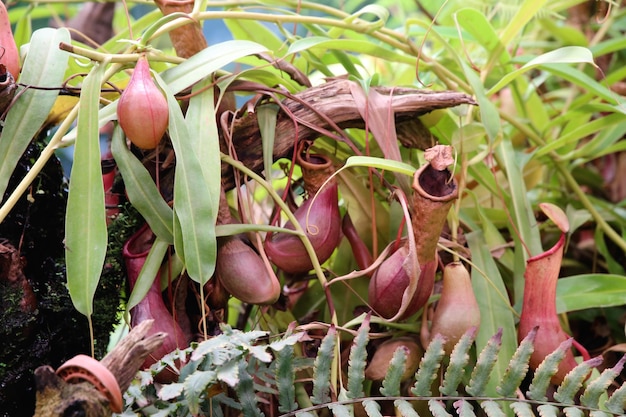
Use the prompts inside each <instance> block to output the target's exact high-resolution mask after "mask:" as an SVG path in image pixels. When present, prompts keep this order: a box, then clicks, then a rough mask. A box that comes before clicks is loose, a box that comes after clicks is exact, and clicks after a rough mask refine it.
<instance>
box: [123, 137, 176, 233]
mask: <svg viewBox="0 0 626 417" xmlns="http://www.w3.org/2000/svg"><path fill="white" fill-rule="evenodd" d="M111 153H112V154H113V157H114V158H115V162H116V163H117V166H118V167H119V169H120V172H121V174H122V178H124V185H125V187H126V194H127V195H128V199H129V200H130V202H131V203H132V204H133V207H135V208H136V209H137V211H139V213H141V215H142V216H143V218H144V219H146V221H147V222H148V224H149V225H150V229H152V231H153V232H154V233H155V234H156V235H157V236H159V237H160V238H161V239H163V240H165V241H166V242H168V243H170V244H172V243H174V231H173V227H174V225H173V223H174V213H173V212H172V208H171V207H170V206H169V205H168V204H167V202H165V200H163V197H162V196H161V193H159V190H158V188H157V186H156V184H155V183H154V181H153V180H152V177H151V176H150V174H149V173H148V171H147V170H146V168H145V167H144V166H143V164H142V163H141V162H140V161H139V160H138V159H137V158H136V157H135V156H134V155H133V154H132V152H131V151H130V150H129V149H128V148H127V147H126V142H125V141H124V135H123V132H122V129H121V128H120V127H119V126H117V127H116V128H115V130H114V131H113V138H112V140H111Z"/></svg>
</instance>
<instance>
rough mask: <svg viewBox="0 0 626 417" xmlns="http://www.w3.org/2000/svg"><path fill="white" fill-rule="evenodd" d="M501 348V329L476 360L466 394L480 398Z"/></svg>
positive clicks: (490, 339)
mask: <svg viewBox="0 0 626 417" xmlns="http://www.w3.org/2000/svg"><path fill="white" fill-rule="evenodd" d="M501 346H502V329H500V330H498V332H497V333H496V334H494V335H493V336H491V338H489V340H488V341H487V344H486V345H485V347H484V348H483V349H482V351H481V352H480V354H479V355H478V359H477V360H476V366H475V367H474V370H473V371H472V375H471V377H470V381H469V384H468V385H467V386H466V387H465V390H466V391H467V392H468V394H470V395H473V396H482V395H484V393H485V387H486V386H487V384H488V383H489V376H490V375H491V372H492V370H493V368H494V366H495V365H496V361H497V360H498V352H500V347H501Z"/></svg>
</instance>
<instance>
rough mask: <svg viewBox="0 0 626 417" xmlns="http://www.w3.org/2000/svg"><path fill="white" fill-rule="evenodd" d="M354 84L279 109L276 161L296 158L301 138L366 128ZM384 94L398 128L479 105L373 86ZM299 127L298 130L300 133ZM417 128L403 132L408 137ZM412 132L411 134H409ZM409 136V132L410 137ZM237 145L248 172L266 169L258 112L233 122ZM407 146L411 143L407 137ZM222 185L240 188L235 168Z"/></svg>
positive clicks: (450, 95) (453, 96)
mask: <svg viewBox="0 0 626 417" xmlns="http://www.w3.org/2000/svg"><path fill="white" fill-rule="evenodd" d="M351 83H353V82H352V81H349V80H343V79H339V80H333V81H330V82H327V83H326V84H322V85H320V86H315V87H311V88H309V89H307V90H305V91H302V92H300V93H298V94H295V95H294V96H293V98H290V97H288V98H285V99H284V100H283V101H282V102H281V105H282V106H284V107H285V108H286V109H287V110H288V113H291V115H293V116H290V115H289V114H288V113H287V112H285V111H282V110H281V111H279V113H278V118H277V123H276V137H275V142H274V160H277V159H280V158H283V157H288V156H290V155H291V154H292V152H293V149H294V144H295V143H296V139H297V140H298V141H303V140H304V141H309V140H314V139H316V138H317V137H319V136H322V135H323V133H321V132H324V131H326V132H335V131H337V127H338V128H339V129H346V128H364V126H365V122H364V121H363V118H362V117H361V114H360V113H359V109H358V106H357V103H356V102H355V100H354V98H353V97H352V94H351V93H350V84H351ZM372 88H374V89H375V90H376V91H377V92H378V93H380V94H382V95H384V96H387V97H389V106H390V111H391V112H393V114H394V115H395V120H396V124H397V125H398V126H399V127H400V126H401V125H402V124H403V123H409V124H411V123H412V121H414V120H415V119H417V117H418V116H420V115H423V114H426V113H429V112H431V111H433V110H437V109H444V108H449V107H454V106H458V105H460V104H470V105H475V104H476V102H475V101H474V100H473V99H472V98H471V97H470V96H468V95H467V94H464V93H458V92H453V91H426V90H418V89H413V88H393V89H392V88H386V87H372ZM296 124H297V129H296ZM406 130H411V129H400V128H399V129H398V132H400V131H402V132H403V133H404V132H405V131H406ZM409 133H410V132H409ZM405 134H406V133H405ZM232 138H233V147H234V148H235V151H236V154H237V158H238V159H239V160H240V161H241V162H243V164H244V165H246V166H247V167H248V168H250V169H252V170H253V171H255V172H257V173H259V172H261V171H262V169H263V149H262V143H261V134H260V132H259V124H258V120H257V115H256V113H253V112H248V113H247V114H246V115H244V116H243V117H241V118H238V119H236V120H234V122H233V124H232ZM401 142H402V143H405V141H404V140H402V139H401ZM222 183H223V185H224V187H225V188H226V189H231V188H233V187H234V178H233V170H232V169H231V168H230V167H229V166H227V165H222Z"/></svg>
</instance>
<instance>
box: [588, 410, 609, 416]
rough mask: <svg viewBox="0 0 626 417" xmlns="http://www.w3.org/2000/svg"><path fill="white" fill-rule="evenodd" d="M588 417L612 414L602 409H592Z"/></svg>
mask: <svg viewBox="0 0 626 417" xmlns="http://www.w3.org/2000/svg"><path fill="white" fill-rule="evenodd" d="M589 417H613V416H612V415H611V414H609V413H607V412H605V411H602V410H593V411H591V412H590V413H589Z"/></svg>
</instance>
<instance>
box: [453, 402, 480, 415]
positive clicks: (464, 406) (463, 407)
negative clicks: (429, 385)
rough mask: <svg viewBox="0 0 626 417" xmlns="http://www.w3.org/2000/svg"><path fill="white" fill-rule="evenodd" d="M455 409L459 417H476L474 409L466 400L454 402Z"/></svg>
mask: <svg viewBox="0 0 626 417" xmlns="http://www.w3.org/2000/svg"><path fill="white" fill-rule="evenodd" d="M453 405H454V409H455V410H456V414H457V415H458V416H459V417H476V413H474V407H472V404H470V403H469V402H467V401H465V400H457V401H455V402H454V404H453Z"/></svg>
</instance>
